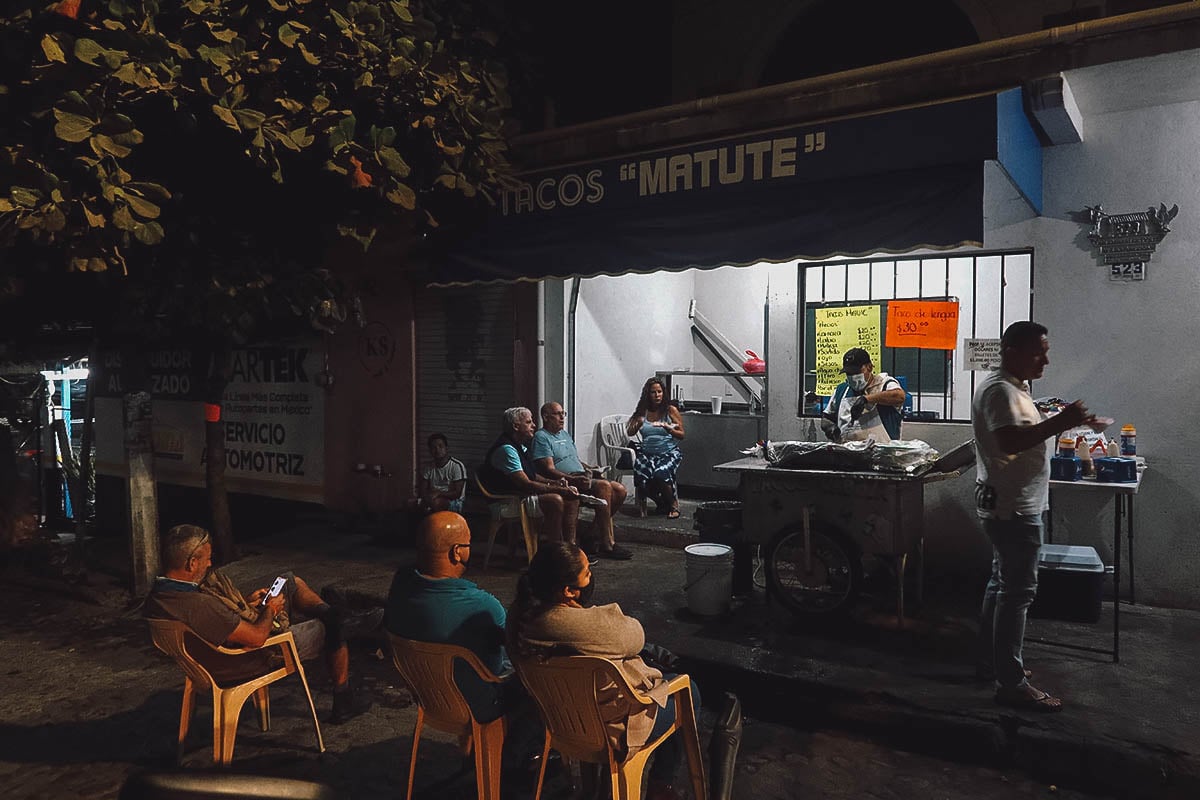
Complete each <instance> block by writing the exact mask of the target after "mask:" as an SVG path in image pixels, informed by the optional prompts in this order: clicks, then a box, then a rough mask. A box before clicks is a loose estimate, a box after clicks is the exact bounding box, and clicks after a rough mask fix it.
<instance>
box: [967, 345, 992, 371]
mask: <svg viewBox="0 0 1200 800" xmlns="http://www.w3.org/2000/svg"><path fill="white" fill-rule="evenodd" d="M999 366H1000V340H999V339H963V371H964V372H972V371H981V370H988V371H990V370H993V369H996V368H998V367H999Z"/></svg>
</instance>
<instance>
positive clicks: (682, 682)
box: [667, 674, 692, 694]
mask: <svg viewBox="0 0 1200 800" xmlns="http://www.w3.org/2000/svg"><path fill="white" fill-rule="evenodd" d="M691 690H692V679H691V678H689V677H688V676H687V675H686V674H684V675H676V676H675V677H674V678H672V679H671V681H670V683H668V684H667V691H668V692H670V693H671V694H678V693H679V692H681V691H687V692H690V691H691Z"/></svg>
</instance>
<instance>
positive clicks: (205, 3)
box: [183, 0, 212, 16]
mask: <svg viewBox="0 0 1200 800" xmlns="http://www.w3.org/2000/svg"><path fill="white" fill-rule="evenodd" d="M183 7H184V8H186V9H187V10H188V11H190V12H192V13H193V14H195V15H197V16H199V15H201V14H203V13H204V12H205V11H208V10H209V9H210V8H212V2H210V0H187V2H186V3H184V4H183Z"/></svg>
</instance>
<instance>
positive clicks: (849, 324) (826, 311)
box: [815, 305, 880, 396]
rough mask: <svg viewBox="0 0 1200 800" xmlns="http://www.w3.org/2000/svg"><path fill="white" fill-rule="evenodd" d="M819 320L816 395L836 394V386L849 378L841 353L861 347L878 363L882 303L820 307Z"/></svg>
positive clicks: (816, 313) (817, 318) (817, 313)
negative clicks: (834, 392) (845, 372)
mask: <svg viewBox="0 0 1200 800" xmlns="http://www.w3.org/2000/svg"><path fill="white" fill-rule="evenodd" d="M815 315H816V321H817V338H816V345H817V364H816V370H817V390H816V391H817V394H819V395H822V396H828V395H831V394H833V390H834V389H836V388H837V385H838V384H839V383H841V382H842V381H844V380H845V379H846V375H845V374H844V373H843V372H842V356H844V355H845V354H846V351H847V350H849V349H850V348H851V347H861V348H862V349H863V350H866V351H867V354H868V355H870V356H871V363H872V364H878V363H879V354H880V346H879V345H880V330H879V306H878V305H871V306H843V307H841V308H818V309H816V311H815Z"/></svg>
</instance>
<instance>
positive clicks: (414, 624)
mask: <svg viewBox="0 0 1200 800" xmlns="http://www.w3.org/2000/svg"><path fill="white" fill-rule="evenodd" d="M470 559H471V530H470V528H468V527H467V521H466V520H465V519H463V518H462V517H461V516H460V515H458V514H456V513H454V512H453V511H435V512H434V513H432V514H430V515H429V516H427V517H425V518H424V519H423V520H422V521H421V526H420V528H419V529H418V531H417V564H416V568H415V569H413V568H412V567H401V568H400V569H399V570H397V572H396V575H395V577H394V578H393V579H392V588H391V590H390V591H389V592H388V599H387V607H386V608H387V610H386V612H385V614H384V618H383V627H384V628H385V629H386V630H387V631H389V632H390V633H393V634H395V635H396V636H400V637H402V638H404V639H412V640H415V641H418V642H434V643H438V644H453V645H458V646H459V647H463V648H466V649H467V650H470V651H471V652H472V653H474V654H475V655H476V656H478V657H479V660H480V661H481V662H482V663H483V665H484V666H485V667H487V668H488V670H490V671H491V672H492V674H493V675H496V676H497V677H499V678H501V681H500V683H489V682H486V681H484V680H482V679H481V678H480V677H479V676H478V675H476V674H475V671H474V670H473V669H471V667H469V666H467V665H466V664H465V663H463V662H461V661H456V662H455V664H454V683H455V684H456V685H457V686H458V688H459V691H461V692H462V693H463V697H464V698H465V699H466V701H467V705H468V706H470V708H471V713H472V715H474V717H475V720H476V721H477V722H491V721H492V720H495V719H498V718H499V717H500V716H501V715H504V714H508V715H509V730H510V732H512V731H514V729H516V730H517V731H519V735H515V736H514V735H511V734H510V736H509V737H506V741H505V748H504V749H505V754H506V760H507V761H509V763H510V764H512V765H517V762H518V761H519V759H520V757H521V752H522V751H521V748H522V747H524V746H525V745H528V744H529V742H530V741H531V736H532V738H536V736H535V735H532V734H533V733H535V732H536V728H537V724H536V721H535V720H536V714H535V713H534V711H533V707H532V704H531V703H529V702H528V695H526V693H525V690H524V688H523V687H522V686H521V682H520V681H519V680H517V678H516V675H515V673H513V671H512V665H511V664H510V663H509V660H508V655H507V654H506V653H505V651H504V625H505V621H506V615H505V612H504V606H502V605H501V604H500V601H499V600H497V599H496V598H495V596H494V595H492V594H491V593H489V592H487V591H486V590H484V589H481V588H479V586H477V585H476V584H475V583H473V582H472V581H469V580H466V579H465V578H464V577H463V575H464V574H466V571H467V563H468V562H469V561H470ZM531 726H532V728H533V729H534V730H533V732H531V731H530V728H531ZM510 739H511V740H513V741H512V743H511V745H512V746H511V748H510V741H509V740H510ZM510 751H511V755H510Z"/></svg>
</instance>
